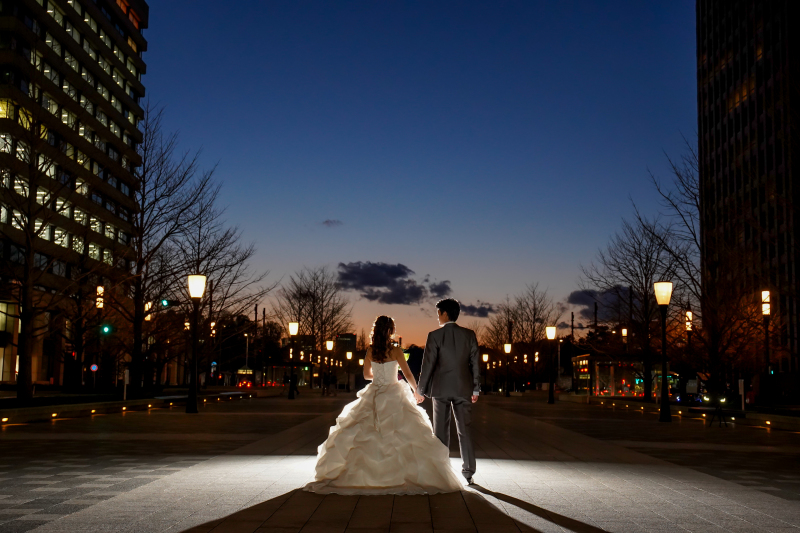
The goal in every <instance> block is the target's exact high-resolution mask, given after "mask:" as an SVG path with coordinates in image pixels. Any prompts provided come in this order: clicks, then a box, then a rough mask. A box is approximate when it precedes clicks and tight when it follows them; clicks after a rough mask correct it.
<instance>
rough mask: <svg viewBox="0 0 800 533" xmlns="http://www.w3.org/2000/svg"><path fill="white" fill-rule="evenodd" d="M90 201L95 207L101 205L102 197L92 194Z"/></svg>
mask: <svg viewBox="0 0 800 533" xmlns="http://www.w3.org/2000/svg"><path fill="white" fill-rule="evenodd" d="M92 201H93V202H94V203H96V204H97V205H103V197H102V196H100V194H98V193H96V192H93V193H92Z"/></svg>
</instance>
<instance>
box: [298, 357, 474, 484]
mask: <svg viewBox="0 0 800 533" xmlns="http://www.w3.org/2000/svg"><path fill="white" fill-rule="evenodd" d="M372 371H373V376H374V378H373V382H372V383H371V384H369V385H367V386H366V387H365V388H364V389H362V390H361V391H359V393H358V399H357V400H355V401H354V402H351V403H349V404H347V405H346V406H345V408H344V409H343V410H342V412H341V414H340V415H339V416H338V417H337V419H336V425H335V426H333V427H332V428H331V430H330V434H329V435H328V438H327V439H326V440H325V442H324V443H322V445H320V446H319V448H318V449H317V452H318V453H317V465H316V469H315V476H314V481H313V482H311V483H309V484H307V485H306V486H305V487H304V490H307V491H310V492H316V493H321V494H330V493H336V494H436V493H440V492H456V491H459V490H461V489H462V488H463V483H462V481H461V480H460V479H459V477H458V475H457V474H456V473H455V472H454V470H453V469H452V467H451V466H450V457H449V455H450V454H449V450H448V449H447V448H446V447H445V446H444V444H442V443H441V441H439V439H437V438H436V437H435V436H434V435H433V430H432V427H431V422H430V419H429V418H428V415H427V413H426V412H425V411H424V410H423V409H422V407H419V406H417V404H416V402H415V401H414V395H413V393H412V391H411V387H410V386H409V385H408V384H407V383H406V382H404V381H398V379H397V362H396V361H392V362H387V363H383V364H373V365H372Z"/></svg>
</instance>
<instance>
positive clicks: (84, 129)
mask: <svg viewBox="0 0 800 533" xmlns="http://www.w3.org/2000/svg"><path fill="white" fill-rule="evenodd" d="M78 135H80V136H81V137H83V138H84V139H86V140H87V141H89V142H92V139H94V132H93V131H92V129H91V128H89V127H88V126H85V125H84V124H81V125H80V126H78Z"/></svg>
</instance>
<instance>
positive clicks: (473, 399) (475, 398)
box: [472, 394, 478, 403]
mask: <svg viewBox="0 0 800 533" xmlns="http://www.w3.org/2000/svg"><path fill="white" fill-rule="evenodd" d="M477 401H478V395H477V394H473V395H472V403H475V402H477Z"/></svg>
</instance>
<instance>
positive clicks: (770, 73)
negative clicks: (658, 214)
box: [696, 0, 800, 372]
mask: <svg viewBox="0 0 800 533" xmlns="http://www.w3.org/2000/svg"><path fill="white" fill-rule="evenodd" d="M696 6H697V106H698V134H699V139H698V141H699V146H698V155H699V173H700V188H701V194H700V198H701V230H702V242H703V263H704V265H703V268H704V274H705V282H706V283H708V284H718V285H719V290H730V287H729V288H727V289H726V288H725V287H724V286H723V285H724V283H723V282H724V281H725V280H727V281H728V282H730V281H731V280H732V277H731V270H730V269H729V268H730V267H731V266H733V267H734V268H735V269H736V271H737V272H741V273H742V274H743V275H742V277H741V280H740V281H741V284H742V286H743V287H744V288H745V290H746V291H749V292H751V293H752V295H753V304H754V307H755V306H757V305H758V304H759V299H760V297H761V294H762V291H767V290H768V291H770V303H771V308H772V312H773V332H774V333H773V335H772V343H773V345H774V346H775V347H776V348H777V349H776V350H775V353H774V359H773V360H772V361H770V362H771V364H772V369H773V370H774V371H784V372H786V371H797V370H798V359H797V355H798V328H800V324H799V323H798V296H800V295H798V289H800V284H799V283H798V281H799V280H800V175H798V174H795V173H794V171H793V163H794V162H797V161H798V159H797V156H798V147H800V140H799V139H798V137H797V134H798V131H797V124H798V112H800V98H798V96H799V93H798V90H800V78H798V67H799V66H800V54H798V41H799V40H800V39H799V38H798V33H797V31H796V29H795V28H796V26H797V24H798V22H800V17H798V13H800V10H798V9H797V5H795V3H794V2H793V1H791V0H738V1H737V0H697V4H696ZM734 256H736V258H735V259H731V258H733V257H734ZM726 268H728V270H726ZM736 275H737V276H738V273H737V274H736ZM758 307H759V308H760V306H758Z"/></svg>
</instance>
